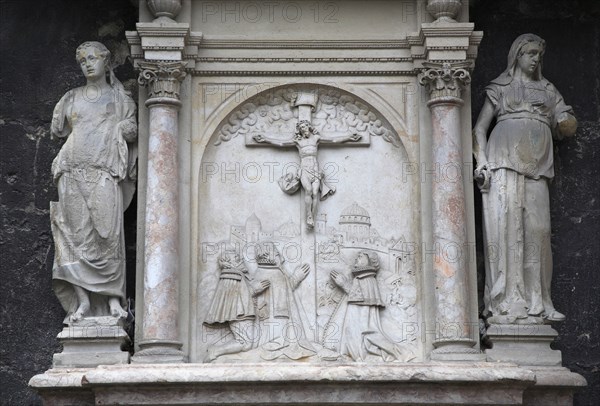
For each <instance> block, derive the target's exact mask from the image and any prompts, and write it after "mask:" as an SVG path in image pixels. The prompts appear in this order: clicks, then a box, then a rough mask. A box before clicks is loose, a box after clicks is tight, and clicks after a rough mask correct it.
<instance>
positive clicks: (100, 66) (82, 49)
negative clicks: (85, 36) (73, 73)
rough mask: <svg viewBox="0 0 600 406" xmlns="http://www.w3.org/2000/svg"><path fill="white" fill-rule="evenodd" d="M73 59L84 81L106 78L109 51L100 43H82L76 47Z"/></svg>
mask: <svg viewBox="0 0 600 406" xmlns="http://www.w3.org/2000/svg"><path fill="white" fill-rule="evenodd" d="M75 57H76V58H77V62H78V63H79V66H80V67H81V70H82V71H83V74H84V75H85V77H86V79H98V78H102V77H106V74H107V73H108V72H110V51H109V50H108V48H106V47H105V46H104V44H102V43H100V42H96V41H89V42H84V43H83V44H81V45H79V46H78V47H77V51H76V52H75Z"/></svg>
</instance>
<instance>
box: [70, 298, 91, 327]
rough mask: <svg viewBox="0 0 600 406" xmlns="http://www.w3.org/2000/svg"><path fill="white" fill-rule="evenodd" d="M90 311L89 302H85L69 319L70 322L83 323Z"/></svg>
mask: <svg viewBox="0 0 600 406" xmlns="http://www.w3.org/2000/svg"><path fill="white" fill-rule="evenodd" d="M89 311H90V304H89V303H88V302H83V303H81V304H80V305H79V307H78V308H77V310H75V313H73V314H72V315H71V316H70V317H69V320H70V321H71V322H77V321H81V320H83V317H84V316H85V314H86V313H87V312H89Z"/></svg>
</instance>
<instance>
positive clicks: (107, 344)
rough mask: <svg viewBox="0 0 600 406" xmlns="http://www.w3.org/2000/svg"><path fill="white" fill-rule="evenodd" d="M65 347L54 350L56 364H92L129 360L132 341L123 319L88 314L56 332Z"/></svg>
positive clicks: (89, 366)
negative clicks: (59, 351)
mask: <svg viewBox="0 0 600 406" xmlns="http://www.w3.org/2000/svg"><path fill="white" fill-rule="evenodd" d="M57 338H58V340H59V341H60V343H61V344H62V345H63V351H62V352H61V353H58V354H54V356H53V361H52V366H53V367H54V368H93V367H96V366H98V365H115V364H128V363H129V352H127V351H122V347H123V346H124V345H125V344H127V343H128V342H129V336H128V335H127V333H126V332H125V330H124V329H123V321H122V320H121V319H117V318H115V317H111V316H106V317H87V318H85V319H83V320H81V321H79V322H76V323H73V324H71V325H70V326H67V327H65V328H63V330H62V331H61V332H60V333H59V334H58V336H57Z"/></svg>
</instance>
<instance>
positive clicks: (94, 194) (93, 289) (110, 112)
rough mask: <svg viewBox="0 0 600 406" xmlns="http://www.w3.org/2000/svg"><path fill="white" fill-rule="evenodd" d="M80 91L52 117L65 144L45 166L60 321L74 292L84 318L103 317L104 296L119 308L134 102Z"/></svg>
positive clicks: (117, 92) (119, 93) (73, 303)
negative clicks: (85, 295)
mask: <svg viewBox="0 0 600 406" xmlns="http://www.w3.org/2000/svg"><path fill="white" fill-rule="evenodd" d="M84 89H85V88H83V87H81V88H77V89H73V90H71V91H69V92H67V93H66V94H65V95H64V96H63V97H62V99H61V100H60V101H59V103H58V104H57V105H56V108H55V110H54V114H53V118H52V134H53V135H54V136H58V137H65V136H66V137H68V138H67V140H66V142H65V144H64V145H63V147H62V148H61V150H60V152H59V154H58V155H57V156H56V158H55V159H54V162H53V163H52V174H53V178H54V182H55V183H56V185H57V187H58V194H59V201H58V202H52V203H51V206H50V214H51V219H52V233H53V236H54V241H55V247H56V254H55V259H54V265H53V270H52V278H53V288H54V291H55V293H56V295H57V297H58V299H59V301H60V303H61V304H62V306H63V308H64V309H65V311H67V317H66V318H65V322H67V321H68V320H69V316H70V315H71V314H72V313H73V312H74V311H75V310H76V309H77V306H78V301H77V297H76V294H75V291H74V289H73V286H79V287H81V288H83V289H85V290H86V291H88V292H90V303H91V309H90V311H89V314H88V315H90V316H105V315H109V314H110V313H109V310H108V304H107V298H108V297H117V298H119V299H120V301H121V304H122V305H124V304H125V241H124V237H123V211H124V210H125V209H126V208H127V206H128V205H129V202H130V201H131V198H132V196H133V191H134V188H135V183H134V182H133V178H134V177H135V158H136V147H135V145H131V146H128V144H127V143H128V142H130V141H134V139H135V138H136V136H137V123H136V119H135V111H136V106H135V103H134V102H133V100H132V99H131V98H130V97H129V96H128V95H126V94H125V91H124V89H123V87H122V85H121V84H120V83H118V85H115V86H111V87H110V89H111V90H110V91H102V93H101V95H100V96H99V97H98V98H94V99H92V98H90V95H88V94H86V93H84Z"/></svg>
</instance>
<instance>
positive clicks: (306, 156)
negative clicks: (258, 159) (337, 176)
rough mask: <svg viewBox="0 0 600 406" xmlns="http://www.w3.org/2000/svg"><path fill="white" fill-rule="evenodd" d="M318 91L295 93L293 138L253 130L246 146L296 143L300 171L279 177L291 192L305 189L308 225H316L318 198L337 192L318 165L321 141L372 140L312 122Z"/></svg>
mask: <svg viewBox="0 0 600 406" xmlns="http://www.w3.org/2000/svg"><path fill="white" fill-rule="evenodd" d="M317 99H318V97H317V94H316V93H312V92H300V93H298V94H297V95H296V97H295V99H294V101H293V103H292V106H293V107H297V108H298V122H297V123H296V129H295V131H294V134H293V136H292V137H291V138H287V139H282V138H281V137H280V135H279V134H265V133H260V134H253V135H252V136H251V137H249V138H247V140H246V145H247V146H260V145H269V146H276V147H296V148H298V153H299V155H300V168H299V170H298V173H296V174H292V173H288V174H286V175H284V177H282V179H280V181H279V185H280V187H281V189H282V190H283V191H284V192H285V193H288V194H293V193H295V192H296V191H297V190H298V189H299V188H300V186H302V189H303V190H304V203H305V213H306V225H307V226H308V228H313V227H314V224H315V217H316V213H317V205H318V202H319V200H325V199H326V198H327V197H329V196H330V195H332V194H333V193H335V188H334V187H333V186H331V185H329V184H327V182H326V179H325V176H324V174H323V172H321V169H320V167H319V161H318V158H317V152H318V148H319V145H321V144H341V143H351V144H355V145H369V140H368V139H367V140H362V142H361V139H362V135H361V134H358V133H357V132H352V133H347V132H343V133H342V132H339V133H336V132H331V133H321V132H320V131H318V130H317V129H316V128H315V127H314V126H313V125H312V123H311V118H312V113H313V112H314V111H315V108H316V105H317Z"/></svg>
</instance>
